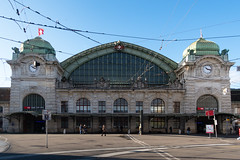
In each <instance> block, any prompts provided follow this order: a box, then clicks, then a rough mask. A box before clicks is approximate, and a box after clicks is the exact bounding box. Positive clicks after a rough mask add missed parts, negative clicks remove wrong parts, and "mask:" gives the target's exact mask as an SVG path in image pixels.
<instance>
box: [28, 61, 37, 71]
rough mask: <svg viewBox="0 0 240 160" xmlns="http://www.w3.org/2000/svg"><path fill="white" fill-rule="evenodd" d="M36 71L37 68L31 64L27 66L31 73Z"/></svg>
mask: <svg viewBox="0 0 240 160" xmlns="http://www.w3.org/2000/svg"><path fill="white" fill-rule="evenodd" d="M37 69H38V68H37V67H35V66H34V64H33V63H32V64H30V65H29V70H30V71H31V72H33V73H34V72H36V71H37Z"/></svg>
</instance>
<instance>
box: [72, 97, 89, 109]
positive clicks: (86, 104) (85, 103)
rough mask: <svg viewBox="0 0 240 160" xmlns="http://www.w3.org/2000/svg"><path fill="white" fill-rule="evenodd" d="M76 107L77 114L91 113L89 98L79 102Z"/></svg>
mask: <svg viewBox="0 0 240 160" xmlns="http://www.w3.org/2000/svg"><path fill="white" fill-rule="evenodd" d="M76 106H77V110H76V112H91V106H90V101H89V100H88V99H87V98H80V99H79V100H77V103H76Z"/></svg>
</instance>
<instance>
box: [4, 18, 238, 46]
mask: <svg viewBox="0 0 240 160" xmlns="http://www.w3.org/2000/svg"><path fill="white" fill-rule="evenodd" d="M0 18H3V19H7V20H11V21H16V22H21V23H27V24H30V25H36V26H43V27H48V28H53V29H59V30H65V31H76V32H84V33H90V34H99V35H105V36H115V37H124V38H133V39H145V40H151V41H170V42H172V41H173V42H181V41H194V40H197V39H199V37H197V38H185V39H184V38H183V39H173V40H172V39H158V38H148V37H138V36H128V35H121V34H112V33H102V32H93V31H84V30H79V29H71V28H62V27H57V26H50V25H45V24H40V23H34V22H26V21H21V20H17V19H14V18H9V17H5V16H0ZM238 37H240V34H239V35H228V36H216V37H205V39H221V38H238Z"/></svg>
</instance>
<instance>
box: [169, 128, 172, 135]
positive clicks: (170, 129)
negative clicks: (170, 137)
mask: <svg viewBox="0 0 240 160" xmlns="http://www.w3.org/2000/svg"><path fill="white" fill-rule="evenodd" d="M169 131H170V134H172V126H171V127H169Z"/></svg>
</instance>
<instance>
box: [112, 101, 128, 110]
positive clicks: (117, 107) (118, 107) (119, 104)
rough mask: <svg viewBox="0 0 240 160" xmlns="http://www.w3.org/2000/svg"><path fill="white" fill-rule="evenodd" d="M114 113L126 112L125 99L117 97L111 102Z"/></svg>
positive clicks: (126, 104)
mask: <svg viewBox="0 0 240 160" xmlns="http://www.w3.org/2000/svg"><path fill="white" fill-rule="evenodd" d="M113 112H114V113H120V112H121V113H127V112H128V103H127V101H126V100H125V99H123V98H119V99H117V100H115V101H114V104H113Z"/></svg>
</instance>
